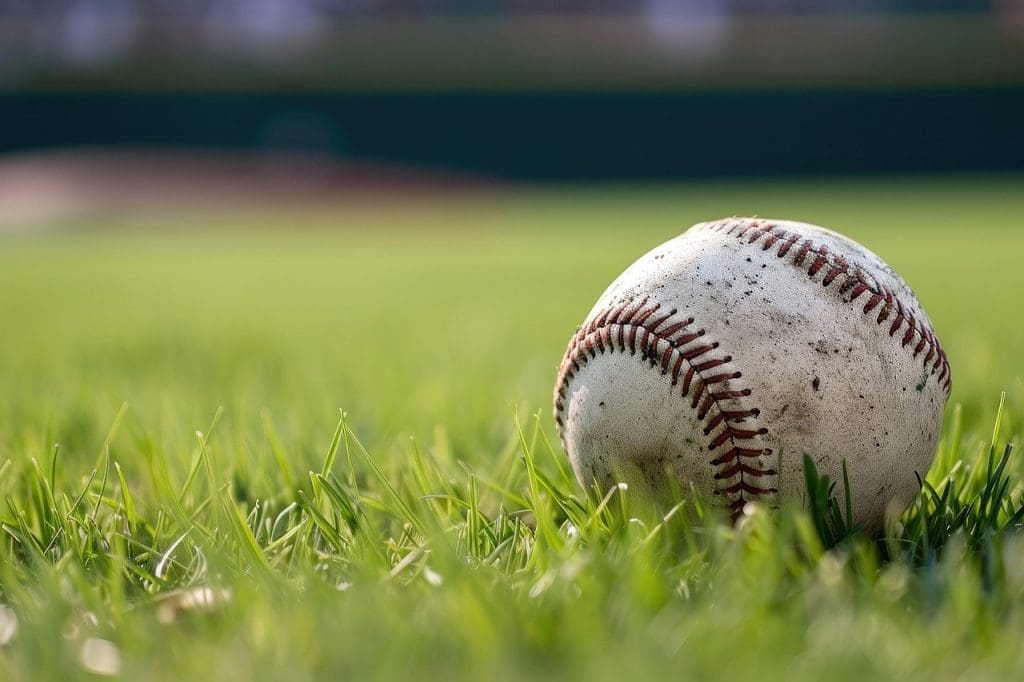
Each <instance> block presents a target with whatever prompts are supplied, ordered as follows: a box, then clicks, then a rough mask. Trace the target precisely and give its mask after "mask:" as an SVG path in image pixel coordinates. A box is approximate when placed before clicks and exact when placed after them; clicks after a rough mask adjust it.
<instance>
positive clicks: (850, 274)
mask: <svg viewBox="0 0 1024 682" xmlns="http://www.w3.org/2000/svg"><path fill="white" fill-rule="evenodd" d="M702 229H710V230H714V231H716V232H724V233H725V234H728V235H732V236H734V237H736V238H737V239H738V240H739V241H740V242H742V243H744V244H747V245H754V244H758V245H760V246H761V250H762V251H769V250H771V249H773V248H774V249H775V255H776V256H777V257H778V258H785V259H786V260H787V261H788V262H789V263H790V264H791V265H794V266H796V267H798V268H800V269H801V270H804V271H805V272H806V273H807V276H808V277H811V278H814V277H815V276H816V275H818V274H819V273H824V274H823V275H822V278H821V284H822V286H823V287H826V288H832V289H833V290H835V291H837V292H838V293H839V297H840V300H842V301H843V302H845V303H853V302H854V301H856V300H857V299H858V298H861V297H863V296H865V295H866V296H867V301H866V302H865V304H864V306H863V308H862V310H863V313H864V315H866V316H867V315H871V314H872V313H874V312H875V311H876V309H877V315H875V318H874V319H875V323H876V324H878V325H881V324H883V323H885V322H887V321H889V320H890V316H891V315H892V314H893V313H895V316H894V317H892V318H891V319H892V321H891V323H890V325H889V330H888V331H889V336H890V337H892V338H899V342H900V346H901V347H903V348H909V349H910V350H911V353H912V357H915V358H916V357H918V356H921V355H923V358H924V359H923V361H922V365H923V367H924V369H925V370H928V369H930V370H931V371H930V372H929V375H932V374H936V372H938V376H937V377H936V380H937V381H938V382H939V384H940V385H941V386H942V387H943V389H944V390H945V392H946V395H949V392H950V390H951V389H952V375H951V373H950V367H949V359H948V358H947V357H946V352H945V351H944V350H943V349H942V346H941V344H940V343H939V339H938V337H936V335H935V331H934V330H933V329H932V328H931V327H929V326H928V325H927V324H925V323H924V322H922V321H921V320H918V319H917V318H915V317H914V315H913V313H912V312H910V308H909V307H908V306H906V305H905V304H904V303H903V302H902V301H901V300H900V299H899V298H898V297H897V296H896V294H894V293H893V292H892V291H891V290H890V289H889V288H888V287H886V286H884V285H883V284H881V283H880V282H879V281H878V280H877V279H875V277H874V276H872V275H871V274H870V273H868V272H866V271H865V270H864V269H862V268H860V267H858V266H856V265H854V264H852V263H850V262H849V261H847V260H846V259H845V258H843V257H841V256H836V255H834V254H833V253H832V252H830V251H829V250H828V247H826V246H825V245H823V244H817V243H815V242H814V240H812V239H810V238H807V237H801V236H800V235H798V234H796V233H795V232H790V231H788V230H786V229H784V228H781V227H779V226H778V225H775V224H773V223H768V222H763V221H761V220H749V219H742V218H729V219H725V220H719V221H715V222H712V223H705V224H704V225H703V227H702ZM787 256H788V258H787ZM833 284H838V286H832V285H833ZM904 327H905V329H904V331H903V333H902V335H901V336H899V337H897V334H898V333H899V332H900V330H901V328H904Z"/></svg>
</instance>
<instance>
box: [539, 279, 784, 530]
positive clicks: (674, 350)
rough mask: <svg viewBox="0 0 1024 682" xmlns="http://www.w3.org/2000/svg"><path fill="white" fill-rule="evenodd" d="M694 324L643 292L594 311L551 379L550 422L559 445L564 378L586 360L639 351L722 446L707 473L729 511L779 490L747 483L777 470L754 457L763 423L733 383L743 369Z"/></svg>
mask: <svg viewBox="0 0 1024 682" xmlns="http://www.w3.org/2000/svg"><path fill="white" fill-rule="evenodd" d="M693 323H694V319H693V318H692V317H685V318H683V317H681V316H679V315H678V310H676V309H672V310H670V311H668V312H667V313H664V312H661V304H660V303H649V300H648V299H643V300H641V301H635V300H626V301H624V302H622V303H620V304H618V305H615V306H611V307H608V308H606V309H605V310H603V311H602V312H601V313H599V314H598V315H596V316H594V317H593V318H592V320H591V321H590V322H588V323H587V324H585V325H584V326H582V327H580V329H579V330H577V332H576V334H575V335H574V336H573V338H572V340H571V341H570V342H569V347H568V349H567V350H566V352H565V356H564V357H563V359H562V363H561V366H560V368H559V372H558V382H557V383H556V385H555V424H556V426H557V429H558V435H559V438H561V440H562V444H563V446H564V445H565V437H564V432H563V431H564V423H563V420H562V414H563V413H564V411H565V400H566V392H567V390H568V385H569V382H570V381H571V380H572V379H573V377H575V375H576V373H577V372H579V371H580V369H581V368H582V367H583V366H584V365H586V364H587V362H588V361H589V360H591V359H593V358H596V357H597V355H598V354H604V353H605V352H620V353H627V352H628V353H629V354H630V355H636V354H637V353H638V352H639V353H640V358H641V361H644V362H649V363H650V364H651V366H652V367H657V366H659V365H660V367H661V373H662V375H666V376H667V375H669V374H671V376H672V383H671V387H672V390H673V391H675V390H679V391H680V397H683V398H690V408H691V409H693V410H696V412H697V420H698V422H703V423H704V435H705V436H708V438H709V441H708V450H710V451H715V450H718V449H719V448H721V447H722V446H725V445H728V449H727V450H726V451H725V452H724V454H721V455H718V456H716V457H715V458H714V459H712V460H710V462H709V464H711V466H713V467H715V468H716V471H715V474H714V479H715V480H716V481H718V482H719V483H718V484H717V485H716V487H715V489H714V494H716V495H721V496H723V497H725V498H727V499H728V500H729V508H730V510H731V512H732V515H733V517H734V518H735V517H737V516H739V515H740V514H741V513H742V511H743V507H744V506H745V505H746V503H747V502H749V501H751V500H752V499H754V498H761V497H763V496H768V495H773V494H775V493H777V492H778V489H777V488H776V487H774V486H773V485H769V486H767V487H762V486H758V485H754V484H753V482H752V480H751V479H760V478H765V477H776V476H777V475H778V473H777V472H776V471H775V470H774V469H771V468H767V467H765V466H764V465H763V462H762V460H761V458H762V457H766V456H770V455H771V454H772V450H771V449H770V448H765V447H763V446H762V445H761V443H760V442H759V441H760V439H761V438H762V437H763V436H764V435H765V434H767V433H768V429H767V428H765V427H763V426H761V427H759V426H758V425H757V424H756V420H757V418H758V416H759V415H760V413H761V411H760V410H759V409H757V408H749V407H746V406H744V405H743V404H742V403H741V400H742V399H744V398H747V397H749V396H750V389H749V388H742V389H741V388H738V384H737V380H738V379H740V378H741V377H742V372H740V371H738V370H735V369H733V368H732V366H731V363H732V356H730V355H726V354H724V353H722V352H721V351H719V350H718V348H719V344H718V342H709V341H708V338H707V334H706V330H705V329H703V328H701V329H697V330H696V331H694V329H693V327H692V325H693ZM684 367H685V369H684ZM680 383H681V384H682V386H681V387H680V388H678V389H677V387H678V386H679V384H680ZM748 420H750V421H749V422H748ZM750 422H754V423H753V424H751V423H750ZM740 425H742V426H740ZM751 426H752V427H753V428H751ZM716 430H717V432H716Z"/></svg>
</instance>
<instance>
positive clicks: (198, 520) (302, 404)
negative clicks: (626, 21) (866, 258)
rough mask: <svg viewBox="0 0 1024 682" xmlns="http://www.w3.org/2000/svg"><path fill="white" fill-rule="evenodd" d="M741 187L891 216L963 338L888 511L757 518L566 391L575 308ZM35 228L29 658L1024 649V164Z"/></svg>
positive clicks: (670, 655) (88, 218)
mask: <svg viewBox="0 0 1024 682" xmlns="http://www.w3.org/2000/svg"><path fill="white" fill-rule="evenodd" d="M732 214H738V215H759V216H764V217H774V218H790V219H795V220H802V221H807V222H812V223H817V224H821V225H825V226H828V227H832V228H834V229H837V230H840V231H842V232H844V233H846V234H848V235H850V236H851V237H853V238H855V239H857V240H858V241H860V242H861V243H863V244H865V245H866V246H867V247H868V248H870V249H872V250H874V251H875V252H876V253H878V254H880V255H881V256H882V257H883V258H884V259H886V260H887V261H888V262H889V263H890V264H891V265H892V266H893V267H894V268H895V269H896V270H898V271H899V272H900V273H901V274H902V275H903V276H904V277H905V278H906V280H907V281H908V282H909V283H910V285H911V286H912V287H913V288H914V290H915V292H916V294H917V295H918V297H919V298H920V300H921V302H922V303H923V305H924V308H925V309H926V310H927V311H928V313H929V314H930V316H931V318H932V322H933V323H934V327H935V329H936V331H937V333H938V335H939V337H940V338H941V340H942V342H943V345H944V346H945V349H946V351H947V353H948V355H949V358H950V363H951V365H952V372H953V390H952V395H951V398H950V402H949V405H948V407H947V411H946V417H945V422H944V426H943V435H942V439H941V443H940V446H939V449H938V453H937V456H936V461H935V464H934V466H933V467H932V469H931V471H930V472H927V477H926V479H925V485H924V487H923V490H922V492H921V493H920V495H919V496H918V498H917V499H916V500H915V501H914V503H913V504H912V505H911V508H910V509H909V510H908V511H907V512H906V513H905V514H904V515H903V517H901V518H900V519H892V520H891V521H890V523H889V524H888V525H887V528H886V531H885V533H884V534H883V536H882V537H881V538H871V537H865V536H863V535H860V534H856V533H854V534H852V535H851V534H848V533H847V532H845V529H844V528H843V524H842V523H841V513H840V518H838V519H837V516H836V514H835V513H834V511H833V512H829V511H827V509H825V510H823V507H822V505H824V504H825V503H826V499H825V496H823V495H822V494H821V491H820V490H819V491H818V492H816V493H814V494H810V495H809V496H808V504H807V505H806V506H808V507H810V508H809V509H801V508H799V505H792V506H787V507H786V508H784V509H782V510H780V511H779V512H771V511H769V510H757V511H755V512H754V513H753V514H752V515H750V516H749V517H747V518H746V519H744V520H743V521H741V522H740V523H739V524H738V525H737V526H732V525H730V524H729V523H728V522H727V520H726V519H725V515H724V514H722V513H720V512H719V511H718V510H717V509H716V508H715V507H714V506H713V504H709V501H707V500H701V499H699V498H697V497H694V496H692V495H689V496H686V497H685V499H683V500H681V502H680V505H678V506H677V507H675V508H673V509H672V510H660V511H659V510H654V509H651V508H650V506H649V505H646V504H643V503H642V502H641V501H638V500H636V499H634V497H633V496H632V494H631V491H629V490H625V491H621V490H615V491H612V492H611V493H609V494H608V495H607V496H604V497H603V498H602V497H600V496H597V495H595V494H593V492H589V491H585V490H583V489H582V488H580V487H579V485H578V484H577V483H576V481H575V479H574V478H573V476H572V473H571V470H570V469H569V466H568V463H567V460H566V458H565V455H564V453H563V452H562V450H561V446H560V444H559V443H558V440H557V437H556V436H555V432H554V425H553V422H552V416H551V392H552V385H553V383H554V379H555V372H556V368H557V365H558V363H559V361H560V359H561V355H562V352H563V351H564V348H565V344H566V343H567V341H568V340H569V338H570V336H571V335H572V334H573V332H574V331H575V329H576V325H577V324H579V322H580V321H582V319H583V317H584V316H585V314H586V313H587V311H588V310H589V308H590V306H591V305H592V304H593V302H594V301H595V300H596V298H597V296H598V295H599V294H600V293H601V291H602V290H603V289H604V288H605V286H606V285H607V284H608V282H610V281H611V279H612V278H613V277H615V276H616V275H617V274H618V273H619V272H620V271H621V270H622V269H623V268H625V267H626V266H627V265H628V264H629V263H630V262H632V261H633V260H634V259H635V258H637V257H638V256H640V255H641V254H643V253H644V252H646V251H647V250H649V249H650V248H652V247H653V246H655V245H657V244H659V243H661V242H662V241H664V240H666V239H668V238H670V237H672V236H675V235H676V234H678V233H679V232H681V231H682V230H683V229H685V228H686V227H687V226H688V225H690V224H691V223H695V222H698V221H701V220H707V219H712V218H717V217H721V216H724V215H732ZM23 227H28V228H29V229H19V230H11V231H0V679H8V678H20V679H40V680H43V679H62V680H69V679H79V678H81V679H94V678H95V676H97V675H119V676H121V677H123V678H124V679H129V680H190V679H211V680H251V679H287V680H290V681H291V682H300V681H303V680H325V679H346V678H352V677H354V678H357V679H358V678H382V679H420V678H434V679H455V678H467V679H480V680H505V679H525V678H529V679H534V678H536V679H560V678H565V677H568V676H572V677H573V678H575V679H586V680H621V679H653V678H657V679H663V678H674V679H693V678H713V679H744V678H746V679H780V680H781V679H830V680H863V679H866V678H888V679H908V680H915V679H920V680H936V679H939V680H945V679H958V680H981V679H993V678H1002V679H1014V678H1016V677H1018V676H1019V674H1020V671H1021V670H1022V669H1024V649H1022V647H1021V639H1022V637H1024V537H1022V536H1021V533H1020V529H1021V525H1022V524H1024V511H1021V510H1022V509H1024V463H1022V459H1021V456H1022V453H1021V452H1020V451H1019V449H1012V448H1009V449H1008V446H1013V447H1016V446H1018V445H1019V444H1020V441H1021V436H1022V434H1024V303H1022V300H1021V297H1022V295H1024V269H1022V257H1024V231H1022V227H1024V179H1022V178H1020V177H1016V176H1006V177H994V178H973V179H957V178H940V179H916V180H904V179H891V180H886V179H877V178H874V179H864V180H848V181H828V182H811V181H803V182H795V181H794V182H774V183H753V182H751V183H713V184H677V185H664V186H647V185H630V186H607V187H598V188H594V187H583V188H579V187H547V188H542V189H538V188H532V189H531V188H526V189H497V188H495V189H474V190H472V191H471V192H466V193H457V192H452V193H450V194H438V193H431V194H426V193H423V194H405V195H387V194H380V193H371V194H367V195H365V196H359V197H355V196H353V197H348V198H339V199H336V200H333V201H329V202H319V203H313V204H310V203H306V204H303V205H299V204H297V203H286V204H282V205H278V206H268V205H265V204H264V205H255V204H254V205H245V206H237V207H229V206H208V207H205V208H202V207H198V208H186V207H182V206H170V207H166V208H162V209H159V210H158V209H155V208H154V209H152V210H148V211H143V210H137V209H131V210H124V211H103V212H97V213H92V214H89V215H81V216H76V217H69V218H62V219H60V220H54V221H49V222H45V223H40V224H36V225H29V226H23ZM891 418H892V419H893V420H900V419H903V418H905V415H899V414H893V415H891ZM1007 453H1008V456H1007ZM921 474H922V476H924V475H925V472H921ZM818 483H819V484H821V482H820V481H819V482H818ZM833 492H834V493H835V495H836V497H835V499H836V500H837V502H836V504H837V507H835V508H834V509H838V510H839V512H841V511H842V508H843V505H844V503H843V500H842V482H838V486H837V487H836V488H835V489H834V491H833Z"/></svg>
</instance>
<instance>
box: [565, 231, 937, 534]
mask: <svg viewBox="0 0 1024 682" xmlns="http://www.w3.org/2000/svg"><path fill="white" fill-rule="evenodd" d="M949 390H950V370H949V363H948V361H947V359H946V354H945V353H944V352H943V350H942V348H941V346H940V345H939V341H938V339H937V338H936V336H935V333H934V331H933V330H932V326H931V322H929V320H928V317H927V316H926V315H925V313H924V311H923V310H922V309H921V305H920V303H919V302H918V300H917V298H916V297H915V296H914V293H913V292H912V291H911V290H910V287H908V286H907V284H906V283H905V282H904V281H903V280H902V279H901V278H900V276H899V275H897V274H896V273H895V272H894V271H893V270H892V268H890V267H889V266H888V265H886V264H885V263H884V262H883V261H882V260H881V259H880V258H879V257H878V256H876V255H875V254H873V253H871V252H870V251H868V250H867V249H865V248H864V247H862V246H861V245H859V244H857V243H856V242H854V241H852V240H850V239H848V238H846V237H843V236H842V235H839V234H837V233H835V232H832V231H831V230H827V229H825V228H822V227H818V226H815V225H808V224H806V223H797V222H791V221H785V220H762V219H753V218H732V219H726V220H720V221H715V222H708V223H700V224H698V225H694V226H693V227H691V228H690V229H689V230H687V231H686V232H685V233H683V234H682V235H680V236H679V237H676V238H675V239H672V240H670V241H668V242H666V243H665V244H662V245H661V246H659V247H657V248H656V249H654V250H653V251H651V252H649V253H648V254H646V255H645V256H643V257H642V258H640V259H639V260H638V261H636V262H635V263H634V264H633V265H631V266H630V267H629V268H628V269H627V270H626V271H625V272H624V273H622V275H620V276H619V277H618V279H616V280H615V281H614V282H613V283H612V285H611V286H610V287H609V288H608V290H607V291H605V293H604V294H603V295H602V296H601V298H600V299H599V300H598V302H597V304H596V305H595V306H594V308H593V310H591V311H590V314H589V315H587V317H586V319H585V320H584V322H583V325H582V326H581V327H580V328H579V330H578V331H577V332H576V334H575V336H573V338H572V340H571V342H570V343H569V348H568V350H567V351H566V354H565V358H564V359H563V360H562V364H561V367H560V369H559V373H558V381H557V383H556V385H555V421H556V424H557V427H558V432H559V435H560V437H561V438H562V443H563V445H564V446H565V449H566V452H567V453H568V455H569V459H570V460H571V461H572V466H573V470H574V471H575V473H576V477H577V478H578V479H579V481H580V483H581V484H583V485H584V486H590V485H592V484H594V483H597V484H598V485H599V486H601V487H603V488H605V489H607V488H608V487H609V486H611V485H613V484H614V483H616V482H619V481H626V482H628V483H631V484H632V483H641V484H643V485H644V486H646V487H647V488H649V489H651V490H652V491H653V492H654V493H655V494H656V495H662V494H665V493H666V492H667V491H668V490H669V489H671V488H672V487H673V486H674V485H679V487H680V488H681V489H682V490H683V491H686V490H687V489H688V487H689V485H690V484H693V485H694V486H695V487H696V488H697V489H698V490H701V491H704V492H705V493H711V494H714V495H716V496H718V498H720V499H721V500H722V501H723V502H724V503H725V504H727V505H728V506H729V508H730V509H731V510H732V513H733V515H734V517H735V516H737V515H739V514H741V513H742V511H743V509H744V507H745V506H746V505H747V503H749V502H757V503H765V504H768V505H769V506H777V504H778V502H779V498H780V497H784V498H793V499H797V500H802V499H803V498H804V497H805V484H804V478H803V456H804V454H807V455H809V456H811V457H812V458H813V459H814V461H815V462H816V463H817V466H818V469H819V471H821V472H822V473H824V474H827V475H828V476H829V477H830V478H831V479H832V480H833V481H838V482H839V485H840V488H839V491H840V496H841V495H842V488H841V486H842V480H843V473H842V465H843V460H844V459H845V460H846V463H847V467H848V470H849V477H850V488H851V493H852V494H851V499H852V503H853V520H854V522H855V523H860V524H863V525H864V526H865V527H869V528H875V527H878V525H879V524H880V522H881V519H882V517H883V515H884V513H885V511H886V509H887V507H889V506H890V505H891V504H894V503H895V504H905V503H906V502H907V501H909V499H910V498H911V496H912V495H913V494H914V493H915V492H916V491H917V489H918V481H917V478H916V475H915V474H917V475H920V476H921V477H922V478H923V477H924V475H925V473H926V472H927V471H928V468H929V466H930V464H931V461H932V457H933V454H934V452H935V447H936V444H937V441H938V438H939V431H940V428H941V426H942V415H943V411H944V407H945V403H946V399H947V398H948V395H949Z"/></svg>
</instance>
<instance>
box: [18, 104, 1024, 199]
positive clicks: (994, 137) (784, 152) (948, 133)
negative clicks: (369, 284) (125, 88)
mask: <svg viewBox="0 0 1024 682" xmlns="http://www.w3.org/2000/svg"><path fill="white" fill-rule="evenodd" d="M68 146H72V147H77V146H90V147H91V146H135V147H138V146H144V147H165V146H166V147H199V148H217V149H257V148H266V147H272V148H301V149H316V150H319V151H327V152H330V153H334V154H339V155H344V156H347V157H350V158H355V159H361V160H372V161H391V162H401V163H408V164H416V165H425V166H431V167H443V168H453V169H458V170H463V171H470V172H474V173H479V174H483V175H489V176H499V177H511V178H519V179H531V180H548V179H552V180H577V179H624V178H645V179H650V178H672V177H693V176H723V175H763V174H818V173H826V174H827V173H875V172H899V173H903V172H911V173H913V172H947V171H984V172H990V171H1020V170H1024V88H1007V89H983V90H971V89H948V90H912V91H888V90H881V89H874V90H851V91H837V90H829V89H817V90H807V91H745V92H721V91H714V92H699V93H687V92H614V93H598V92H582V93H581V92H574V93H562V92H534V93H529V92H525V93H524V92H508V93H437V94H431V93H401V94H386V93H320V94H316V93H296V94H288V93H275V94H255V93H254V94H245V93H230V94H228V93H223V94H218V93H213V94H211V93H203V94H186V93H182V94H169V93H140V94H128V93H117V94H114V93H110V94H103V93H94V92H91V93H76V94H67V93H61V94H45V93H31V94H27V93H23V94H8V95H0V152H10V151H26V150H36V149H43V148H51V147H68Z"/></svg>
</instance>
